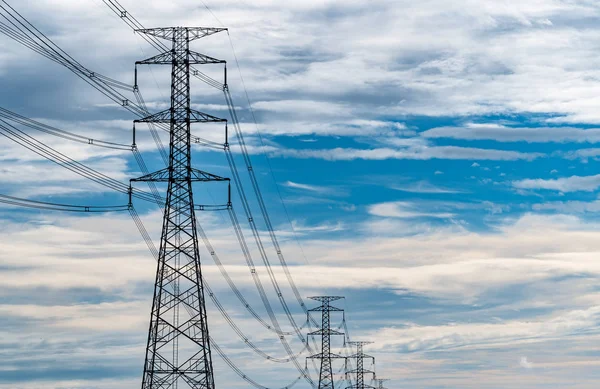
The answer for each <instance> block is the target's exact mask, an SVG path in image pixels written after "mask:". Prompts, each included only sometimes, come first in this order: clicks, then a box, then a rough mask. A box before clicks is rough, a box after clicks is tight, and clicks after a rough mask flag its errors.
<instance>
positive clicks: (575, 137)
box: [420, 123, 600, 143]
mask: <svg viewBox="0 0 600 389" xmlns="http://www.w3.org/2000/svg"><path fill="white" fill-rule="evenodd" d="M420 135H421V136H423V137H425V138H430V139H433V138H453V139H463V140H495V141H498V142H519V141H523V142H529V143H532V142H559V143H566V142H577V143H583V142H588V143H597V142H599V141H600V129H597V128H590V129H581V128H573V127H530V128H527V127H507V126H503V125H500V124H478V123H467V124H466V125H465V126H464V127H438V128H433V129H431V130H427V131H424V132H422V133H421V134H420Z"/></svg>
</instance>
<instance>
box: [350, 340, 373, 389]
mask: <svg viewBox="0 0 600 389" xmlns="http://www.w3.org/2000/svg"><path fill="white" fill-rule="evenodd" d="M371 343H373V342H348V345H350V346H356V354H354V355H350V356H348V357H347V358H352V359H356V369H354V370H351V371H346V374H356V383H355V384H354V385H350V386H347V387H346V389H365V388H369V389H376V388H375V387H373V386H371V385H366V384H365V373H371V374H373V378H375V372H373V371H371V370H365V369H364V364H363V361H364V360H365V359H372V360H373V362H375V358H374V357H372V356H370V355H367V354H365V353H364V352H363V346H364V345H366V344H371Z"/></svg>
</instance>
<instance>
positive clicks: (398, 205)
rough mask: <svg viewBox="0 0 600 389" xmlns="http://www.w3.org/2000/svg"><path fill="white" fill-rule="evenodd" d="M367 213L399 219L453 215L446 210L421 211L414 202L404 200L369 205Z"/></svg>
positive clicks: (449, 216) (440, 217) (448, 216)
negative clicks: (436, 211) (437, 211)
mask: <svg viewBox="0 0 600 389" xmlns="http://www.w3.org/2000/svg"><path fill="white" fill-rule="evenodd" d="M369 213H370V214H371V215H373V216H381V217H393V218H401V219H415V218H436V219H449V218H452V217H454V216H455V215H454V214H452V213H448V212H440V213H435V212H423V211H420V210H419V207H418V206H417V205H416V204H414V203H409V202H404V201H396V202H391V203H381V204H375V205H371V206H370V207H369Z"/></svg>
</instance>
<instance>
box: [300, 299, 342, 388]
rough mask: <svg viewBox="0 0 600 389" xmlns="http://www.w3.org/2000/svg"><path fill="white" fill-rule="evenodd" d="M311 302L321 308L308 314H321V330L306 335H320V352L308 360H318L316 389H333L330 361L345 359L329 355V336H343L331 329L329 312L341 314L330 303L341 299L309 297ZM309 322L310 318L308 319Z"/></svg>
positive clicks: (311, 310) (339, 310)
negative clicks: (314, 301)
mask: <svg viewBox="0 0 600 389" xmlns="http://www.w3.org/2000/svg"><path fill="white" fill-rule="evenodd" d="M309 298H310V299H312V300H316V301H320V302H321V306H320V307H317V308H313V309H310V310H309V312H321V329H320V330H317V331H314V332H310V333H309V334H308V335H321V352H320V353H319V354H315V355H311V356H310V357H308V358H314V359H320V360H321V370H320V373H319V388H318V389H334V388H333V371H332V369H331V360H332V359H343V358H345V357H343V356H341V355H338V354H333V353H331V335H344V333H343V332H339V331H336V330H332V329H331V320H330V319H331V317H330V312H341V311H343V309H340V308H336V307H332V306H331V305H330V303H331V302H332V301H336V300H340V299H343V297H340V296H317V297H309ZM309 320H310V318H309Z"/></svg>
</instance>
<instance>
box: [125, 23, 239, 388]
mask: <svg viewBox="0 0 600 389" xmlns="http://www.w3.org/2000/svg"><path fill="white" fill-rule="evenodd" d="M224 30H225V29H222V28H204V27H190V28H187V27H169V28H155V29H148V30H138V32H139V33H141V34H147V35H153V36H156V37H158V38H162V39H166V40H168V41H171V42H172V49H171V50H169V51H166V52H164V53H161V54H158V55H156V56H154V57H152V58H148V59H146V60H144V61H139V62H136V82H135V87H136V88H137V65H139V64H148V65H149V64H159V65H171V106H170V108H169V109H167V110H165V111H162V112H159V113H157V114H154V115H151V116H149V117H147V118H144V119H141V120H137V121H136V122H138V123H164V124H169V126H170V128H169V130H170V158H169V166H168V167H167V168H165V169H162V170H159V171H158V172H155V173H151V174H148V175H145V176H144V177H141V178H138V179H136V180H132V181H150V182H164V183H167V184H168V189H167V196H166V203H165V208H164V218H163V227H162V234H161V239H160V251H159V257H158V268H157V271H156V283H155V285H154V299H153V300H152V312H151V318H150V329H149V333H148V344H147V348H146V360H145V362H144V375H143V379H142V389H178V388H180V387H187V388H192V389H214V387H215V382H214V376H213V366H212V357H211V352H210V341H209V339H210V338H209V335H208V323H207V317H206V306H205V302H204V287H203V285H202V272H201V268H200V254H199V250H198V234H197V227H196V215H195V208H196V206H194V196H193V192H192V183H193V182H207V181H228V179H226V178H222V177H218V176H215V175H213V174H210V173H206V172H203V171H201V170H198V169H195V168H193V167H192V163H191V135H190V125H191V123H207V122H225V120H224V119H219V118H216V117H214V116H211V115H208V114H205V113H202V112H199V111H196V110H193V109H191V94H190V65H192V64H217V63H224V61H220V60H217V59H214V58H211V57H208V56H205V55H202V54H199V53H196V52H194V51H191V50H190V42H191V41H193V40H195V39H199V38H203V37H205V36H208V35H212V34H215V33H217V32H220V31H224Z"/></svg>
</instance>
